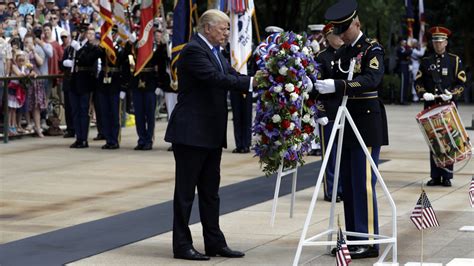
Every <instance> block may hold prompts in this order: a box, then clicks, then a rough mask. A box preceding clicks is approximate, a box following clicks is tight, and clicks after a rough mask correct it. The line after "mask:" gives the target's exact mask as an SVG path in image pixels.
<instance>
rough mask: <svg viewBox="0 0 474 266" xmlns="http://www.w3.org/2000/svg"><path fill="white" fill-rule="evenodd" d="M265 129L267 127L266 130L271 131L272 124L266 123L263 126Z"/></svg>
mask: <svg viewBox="0 0 474 266" xmlns="http://www.w3.org/2000/svg"><path fill="white" fill-rule="evenodd" d="M265 128H266V129H268V131H272V130H273V124H272V123H268V124H267V125H266V126H265Z"/></svg>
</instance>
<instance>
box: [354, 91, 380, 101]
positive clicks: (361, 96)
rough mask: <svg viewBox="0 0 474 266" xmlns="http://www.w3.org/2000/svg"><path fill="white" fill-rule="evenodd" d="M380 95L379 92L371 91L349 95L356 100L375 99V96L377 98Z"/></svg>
mask: <svg viewBox="0 0 474 266" xmlns="http://www.w3.org/2000/svg"><path fill="white" fill-rule="evenodd" d="M378 96H379V94H378V92H376V91H369V92H364V93H361V94H357V95H354V96H349V99H355V100H361V99H373V98H377V97H378Z"/></svg>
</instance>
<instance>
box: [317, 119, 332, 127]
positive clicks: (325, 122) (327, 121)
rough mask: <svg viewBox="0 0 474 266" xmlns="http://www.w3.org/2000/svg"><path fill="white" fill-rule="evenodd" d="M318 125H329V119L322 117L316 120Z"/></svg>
mask: <svg viewBox="0 0 474 266" xmlns="http://www.w3.org/2000/svg"><path fill="white" fill-rule="evenodd" d="M316 123H318V124H320V125H321V126H325V125H327V124H328V123H329V119H328V118H327V117H320V118H318V119H316Z"/></svg>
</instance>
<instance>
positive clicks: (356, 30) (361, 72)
mask: <svg viewBox="0 0 474 266" xmlns="http://www.w3.org/2000/svg"><path fill="white" fill-rule="evenodd" d="M325 17H326V19H327V20H329V21H330V23H332V24H333V25H334V30H333V32H334V34H337V35H339V36H340V37H341V39H342V40H343V41H344V44H345V46H343V47H341V48H340V49H341V51H340V54H339V53H338V57H336V61H337V62H338V64H337V66H336V71H335V73H334V79H324V80H318V81H316V89H317V90H318V91H319V93H321V94H330V93H332V94H335V96H336V97H340V98H342V97H343V96H348V97H349V98H348V101H347V109H348V110H349V112H350V114H351V116H352V118H353V120H354V123H355V125H356V126H357V128H358V130H359V132H360V135H361V136H362V139H363V140H364V142H365V145H366V146H367V148H368V151H369V153H370V155H371V157H372V159H373V161H374V162H375V164H376V165H378V161H379V154H380V148H381V146H382V145H387V144H388V134H387V133H388V132H387V119H386V115H385V108H384V106H383V103H382V100H381V99H379V97H378V91H377V88H378V86H379V85H380V83H381V82H382V78H383V74H384V65H383V62H384V49H383V48H382V46H381V45H380V44H378V43H377V42H376V41H374V40H372V39H370V38H367V37H366V36H364V34H363V33H362V32H361V30H360V25H361V23H360V21H359V17H358V14H357V2H356V1H355V0H343V1H339V2H337V3H336V4H334V5H333V6H331V7H329V9H328V10H327V11H326V14H325ZM352 59H355V62H356V63H355V68H354V77H353V79H352V80H348V79H347V78H348V72H346V71H348V70H349V65H350V61H351V60H352ZM340 177H341V180H342V190H343V191H342V192H343V199H344V218H345V226H346V231H349V232H358V233H365V234H378V233H379V226H378V213H377V197H376V194H375V184H376V181H377V176H376V175H375V172H374V171H373V170H372V169H371V167H370V162H369V160H368V158H367V157H366V155H365V153H364V151H363V149H362V147H361V145H360V144H359V141H358V140H357V138H356V136H355V134H354V131H353V130H352V128H351V127H350V125H349V123H346V124H345V129H344V141H343V146H342V157H341V168H340ZM348 239H350V240H367V237H355V236H348ZM371 239H372V238H371ZM349 252H350V255H351V257H352V258H353V259H360V258H372V257H378V255H379V247H378V245H350V246H349ZM333 254H335V249H334V250H333Z"/></svg>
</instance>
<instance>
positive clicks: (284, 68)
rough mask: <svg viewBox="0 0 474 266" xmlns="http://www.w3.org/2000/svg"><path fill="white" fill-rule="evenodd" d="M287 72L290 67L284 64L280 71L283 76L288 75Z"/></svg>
mask: <svg viewBox="0 0 474 266" xmlns="http://www.w3.org/2000/svg"><path fill="white" fill-rule="evenodd" d="M287 72H288V68H287V67H286V66H282V67H280V69H278V73H280V75H282V76H286V73H287Z"/></svg>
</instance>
